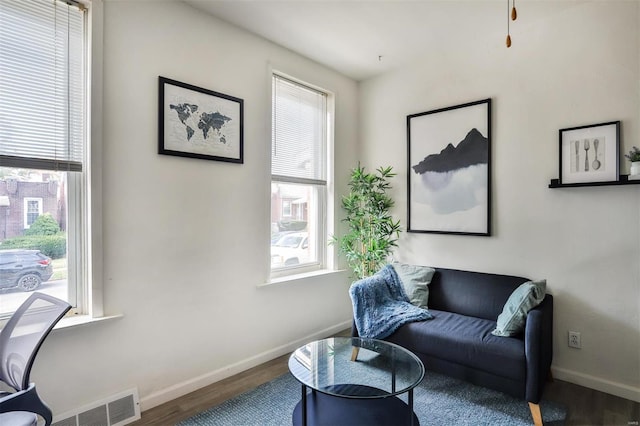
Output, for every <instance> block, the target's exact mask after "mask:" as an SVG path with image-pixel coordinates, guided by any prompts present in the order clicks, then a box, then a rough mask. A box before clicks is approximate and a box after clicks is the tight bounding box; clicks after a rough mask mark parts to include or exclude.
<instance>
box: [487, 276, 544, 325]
mask: <svg viewBox="0 0 640 426" xmlns="http://www.w3.org/2000/svg"><path fill="white" fill-rule="evenodd" d="M546 289H547V281H546V280H540V281H527V282H526V283H524V284H522V285H520V286H519V287H518V288H517V289H515V290H514V291H513V293H511V296H509V299H507V303H505V305H504V308H503V309H502V313H501V314H500V315H499V316H498V320H497V325H496V329H495V330H493V331H492V332H491V334H493V335H494V336H507V337H508V336H515V335H517V334H520V333H522V331H523V330H524V324H525V321H526V320H527V314H528V313H529V311H530V310H531V309H533V308H535V307H536V306H538V305H539V304H540V302H542V300H543V299H544V296H545V293H546Z"/></svg>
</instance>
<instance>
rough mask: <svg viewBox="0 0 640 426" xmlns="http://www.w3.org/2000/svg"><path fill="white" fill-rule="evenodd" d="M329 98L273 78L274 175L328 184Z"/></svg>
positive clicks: (272, 165) (307, 88) (272, 156)
mask: <svg viewBox="0 0 640 426" xmlns="http://www.w3.org/2000/svg"><path fill="white" fill-rule="evenodd" d="M326 128H327V94H326V93H323V92H320V91H318V90H315V89H312V88H310V87H308V86H305V85H302V84H299V83H296V82H293V81H291V80H288V79H286V78H284V77H281V76H278V75H274V78H273V128H272V132H273V135H272V141H273V142H272V147H271V174H272V175H273V176H274V178H275V177H277V178H279V180H286V181H289V182H305V181H306V182H310V183H314V182H315V183H324V182H326V156H327V155H326V150H327V148H326V146H327V144H326V141H327V134H326Z"/></svg>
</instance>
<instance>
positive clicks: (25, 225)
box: [22, 197, 43, 229]
mask: <svg viewBox="0 0 640 426" xmlns="http://www.w3.org/2000/svg"><path fill="white" fill-rule="evenodd" d="M34 201H35V202H37V203H38V216H36V218H35V219H34V220H33V222H35V221H36V220H38V217H40V216H41V215H42V204H43V200H42V197H24V198H23V202H24V205H23V210H22V216H23V226H22V227H23V228H24V229H29V228H31V225H32V224H33V222H31V223H29V214H30V213H32V214H33V212H30V211H29V203H30V202H34Z"/></svg>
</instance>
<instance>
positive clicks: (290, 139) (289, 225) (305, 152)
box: [271, 74, 329, 277]
mask: <svg viewBox="0 0 640 426" xmlns="http://www.w3.org/2000/svg"><path fill="white" fill-rule="evenodd" d="M328 99H329V94H328V93H326V92H324V91H322V90H318V89H316V88H314V87H311V86H310V85H307V84H303V83H300V82H298V81H294V80H292V79H290V78H287V77H284V76H282V75H278V74H274V75H273V77H272V100H273V107H272V114H273V116H272V138H271V275H272V276H274V277H277V276H281V275H287V274H293V273H300V272H307V271H312V270H315V269H321V268H324V267H325V264H326V257H327V255H326V247H327V229H326V228H327V174H328V172H327V156H328V155H327V152H328V151H327V147H328V140H329V131H328V123H329V114H328Z"/></svg>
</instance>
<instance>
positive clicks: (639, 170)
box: [629, 161, 640, 180]
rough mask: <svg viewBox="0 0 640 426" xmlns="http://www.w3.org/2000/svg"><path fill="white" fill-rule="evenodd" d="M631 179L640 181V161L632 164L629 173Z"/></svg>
mask: <svg viewBox="0 0 640 426" xmlns="http://www.w3.org/2000/svg"><path fill="white" fill-rule="evenodd" d="M629 179H631V180H640V161H632V162H631V171H630V172H629Z"/></svg>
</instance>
